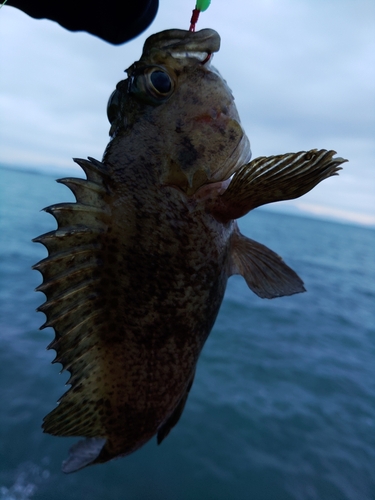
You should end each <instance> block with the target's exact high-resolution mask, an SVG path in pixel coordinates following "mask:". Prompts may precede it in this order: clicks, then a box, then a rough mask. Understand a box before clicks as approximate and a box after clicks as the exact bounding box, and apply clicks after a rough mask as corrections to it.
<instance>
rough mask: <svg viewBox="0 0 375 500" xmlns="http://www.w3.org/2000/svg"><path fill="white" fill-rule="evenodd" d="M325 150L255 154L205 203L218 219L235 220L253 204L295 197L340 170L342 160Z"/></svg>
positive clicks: (332, 152)
mask: <svg viewBox="0 0 375 500" xmlns="http://www.w3.org/2000/svg"><path fill="white" fill-rule="evenodd" d="M335 154H336V151H327V150H325V149H321V150H317V149H312V150H311V151H301V152H299V153H287V154H284V155H277V156H269V157H265V156H263V157H259V158H256V159H255V160H253V161H251V162H250V163H248V164H247V165H244V166H243V167H241V168H240V169H239V170H237V172H236V173H235V175H234V177H233V179H232V181H231V183H230V184H229V187H228V188H227V190H226V191H225V192H224V193H223V194H222V195H221V196H219V197H218V198H217V199H216V200H215V201H213V202H212V204H211V206H208V207H207V208H208V210H209V211H210V212H211V213H212V214H213V215H214V217H216V218H217V219H218V220H220V221H221V222H226V221H229V220H231V219H238V218H239V217H242V216H243V215H245V214H246V213H247V212H249V211H250V210H253V209H254V208H256V207H259V206H261V205H265V204H267V203H273V202H276V201H282V200H291V199H294V198H299V197H300V196H302V195H304V194H306V193H307V192H308V191H310V190H311V189H312V188H313V187H315V186H316V185H317V184H318V183H319V182H321V181H322V180H324V179H327V178H328V177H331V176H332V175H337V172H338V171H339V170H341V167H340V166H339V165H340V164H341V163H344V162H346V161H347V160H344V159H343V158H333V155H335Z"/></svg>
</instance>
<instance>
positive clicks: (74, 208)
mask: <svg viewBox="0 0 375 500" xmlns="http://www.w3.org/2000/svg"><path fill="white" fill-rule="evenodd" d="M76 162H77V163H78V164H79V165H80V166H81V167H82V168H83V169H84V171H85V172H86V175H87V180H85V179H75V178H66V179H61V180H59V181H58V182H61V183H63V184H65V185H66V186H68V187H69V188H70V189H71V190H72V191H73V193H74V195H75V197H76V203H61V204H57V205H52V206H51V207H48V208H47V209H46V211H47V212H49V213H51V214H52V215H53V216H54V217H55V219H56V220H57V223H58V228H57V229H56V230H55V231H51V232H49V233H46V234H44V235H42V236H39V237H38V238H35V239H34V240H33V241H36V242H39V243H42V244H43V245H44V246H45V247H46V248H47V250H48V254H49V255H48V257H47V258H45V259H43V260H41V261H40V262H39V263H38V264H36V265H35V266H34V269H37V270H38V271H40V272H41V273H42V275H43V283H42V284H41V285H40V286H39V287H38V288H37V290H38V291H42V292H43V293H44V294H45V295H46V297H47V300H46V302H45V303H44V304H42V305H41V306H40V307H39V308H38V310H39V311H42V312H44V313H45V315H46V316H47V321H46V322H45V323H44V325H42V327H41V328H45V327H47V326H51V327H53V328H54V330H55V339H54V340H53V341H52V342H51V344H50V345H49V346H48V348H49V349H55V350H56V353H57V354H56V358H55V360H54V362H59V363H61V364H62V365H63V369H64V370H69V371H70V373H71V377H70V379H69V381H68V383H69V384H71V388H70V389H69V390H68V392H66V393H65V394H64V396H63V397H62V398H61V400H60V402H59V405H58V406H57V408H55V410H53V411H52V412H51V413H50V414H49V415H47V417H46V418H45V421H44V430H45V431H46V432H49V433H51V434H58V435H63V436H77V435H85V436H88V437H89V436H92V437H98V436H101V435H102V433H103V429H102V428H101V423H100V420H99V418H98V415H97V412H96V413H95V411H93V405H94V404H95V397H94V396H93V394H92V391H93V390H94V388H93V386H92V384H91V385H90V384H82V381H83V380H84V379H87V378H88V377H92V376H95V367H96V364H97V363H96V360H97V359H98V357H99V350H100V345H99V338H100V332H101V329H102V327H104V325H105V314H104V311H103V305H102V304H103V300H102V295H103V293H102V291H101V288H100V286H99V282H100V276H101V267H102V264H103V261H102V259H103V257H102V255H103V246H104V244H105V241H106V232H107V230H108V228H109V226H110V203H109V198H108V197H109V194H110V193H109V188H108V169H107V167H106V166H105V165H104V164H102V163H100V162H98V161H96V160H93V159H91V160H89V161H88V160H76ZM95 363H96V364H95ZM91 368H92V369H91Z"/></svg>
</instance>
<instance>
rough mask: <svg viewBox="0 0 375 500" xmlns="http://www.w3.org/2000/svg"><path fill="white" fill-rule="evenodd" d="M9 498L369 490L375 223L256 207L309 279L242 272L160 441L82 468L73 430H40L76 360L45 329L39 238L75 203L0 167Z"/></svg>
mask: <svg viewBox="0 0 375 500" xmlns="http://www.w3.org/2000/svg"><path fill="white" fill-rule="evenodd" d="M0 197H1V198H0V200H1V203H0V209H1V215H0V245H1V250H0V278H1V283H0V328H1V329H0V397H1V400H0V436H1V439H0V500H26V499H31V498H32V499H40V500H42V499H43V500H82V499H84V500H86V499H88V500H99V499H100V500H103V499H104V500H106V499H116V500H118V499H121V500H172V499H173V500H193V499H194V500H197V499H198V500H210V499H212V500H221V499H222V500H231V499H237V500H245V499H246V500H247V499H250V500H252V499H253V500H310V499H311V500H326V499H327V500H336V499H337V500H374V499H375V476H374V474H375V338H374V337H375V231H374V230H373V229H368V228H362V227H356V226H351V225H345V224H338V223H333V222H326V221H321V220H313V219H308V218H301V217H294V216H289V215H281V214H278V213H271V212H268V211H265V210H261V209H259V210H256V211H254V212H252V213H250V214H249V215H248V216H246V217H245V218H243V219H242V220H241V221H240V226H241V229H242V231H243V233H245V234H246V235H247V236H249V237H251V238H253V239H255V240H257V241H259V242H261V243H263V244H265V245H267V246H269V247H270V248H271V249H273V250H274V251H276V252H277V253H278V254H280V255H282V257H283V258H284V260H285V261H286V262H287V264H289V265H290V266H291V267H292V268H293V269H294V270H295V271H296V272H297V273H298V274H299V275H300V276H301V277H302V279H303V280H304V282H305V286H306V288H307V293H304V294H298V295H294V296H292V297H284V298H280V299H274V300H265V299H263V300H262V299H259V298H258V297H256V296H255V295H254V294H253V293H252V292H251V291H250V290H249V289H248V288H247V286H246V283H245V281H244V280H243V279H242V278H241V277H240V276H235V277H232V278H231V279H230V280H229V284H228V288H227V292H226V295H225V299H224V303H223V305H222V308H221V311H220V314H219V316H218V319H217V321H216V324H215V327H214V329H213V331H212V332H211V335H210V337H209V339H208V341H207V343H206V345H205V347H204V350H203V353H202V355H201V358H200V361H199V364H198V370H197V374H196V378H195V382H194V385H193V388H192V390H191V393H190V396H189V399H188V402H187V405H186V408H185V411H184V413H183V416H182V418H181V420H180V422H179V423H178V425H177V426H176V427H175V428H174V429H173V430H172V432H171V433H170V435H169V436H168V437H167V439H166V440H165V441H164V442H163V443H162V444H161V445H160V446H157V444H156V440H155V439H153V440H152V441H150V442H149V443H148V444H147V445H145V446H144V447H143V448H142V449H140V450H139V451H137V452H136V453H134V454H132V455H130V456H128V457H125V458H123V459H120V460H116V461H113V462H110V463H107V464H104V465H97V466H93V467H88V468H87V469H85V470H82V471H80V472H77V473H75V474H71V475H64V474H63V473H62V472H61V471H60V466H61V462H62V460H63V459H64V458H66V456H67V451H68V448H69V447H70V446H71V445H72V444H73V443H74V442H76V441H77V439H75V438H74V439H73V438H58V437H53V436H49V435H46V434H43V433H42V431H41V422H42V418H43V416H44V415H45V414H46V413H48V412H49V411H51V410H52V409H53V408H54V406H55V402H56V400H57V399H58V398H59V397H60V396H61V395H62V394H63V392H65V390H66V389H67V388H66V387H64V384H65V382H66V380H67V378H68V374H66V373H64V374H62V375H59V370H60V365H51V364H50V362H51V361H52V359H53V357H54V351H46V349H45V347H46V345H47V344H48V343H49V342H50V341H51V340H52V339H53V331H52V329H46V330H43V331H39V330H38V328H39V326H40V325H41V324H42V323H43V322H44V315H43V314H42V313H37V312H35V308H36V307H37V306H38V305H40V304H41V303H42V302H43V301H44V295H43V294H42V293H35V292H34V291H33V289H34V288H35V287H36V286H37V285H38V284H40V282H41V275H40V274H39V273H38V272H37V271H32V270H31V266H32V265H33V264H34V263H36V262H37V261H39V260H40V259H42V258H44V257H45V256H46V250H45V248H44V247H43V246H42V245H40V244H35V243H31V239H32V238H33V237H35V236H38V235H40V234H42V233H44V232H47V231H50V230H53V229H55V227H56V223H55V221H54V219H53V218H52V217H51V216H50V215H48V214H44V213H41V212H40V209H41V208H42V207H43V206H46V205H49V204H53V203H58V202H62V201H72V200H73V197H72V195H71V194H70V192H69V190H68V189H67V188H65V187H64V186H62V185H58V184H56V183H55V182H54V180H53V177H51V175H46V174H42V173H38V172H30V171H21V170H10V169H5V168H3V169H0Z"/></svg>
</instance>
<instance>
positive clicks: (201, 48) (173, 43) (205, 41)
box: [142, 28, 220, 59]
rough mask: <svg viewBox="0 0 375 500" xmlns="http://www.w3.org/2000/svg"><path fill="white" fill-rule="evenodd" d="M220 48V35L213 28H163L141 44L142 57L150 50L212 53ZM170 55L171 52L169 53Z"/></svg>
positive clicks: (146, 55)
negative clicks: (193, 29)
mask: <svg viewBox="0 0 375 500" xmlns="http://www.w3.org/2000/svg"><path fill="white" fill-rule="evenodd" d="M219 49H220V35H219V34H218V33H217V32H216V31H215V30H213V29H210V28H205V29H202V30H199V31H194V32H193V31H186V30H179V29H172V30H165V31H161V32H160V33H155V34H154V35H151V36H150V37H149V38H147V40H146V41H145V44H144V46H143V53H142V59H144V58H147V57H149V55H150V53H151V52H155V51H166V52H168V53H169V54H171V53H173V52H174V53H176V52H177V53H178V52H191V53H194V52H206V53H207V54H213V53H214V52H218V51H219ZM171 55H172V54H171Z"/></svg>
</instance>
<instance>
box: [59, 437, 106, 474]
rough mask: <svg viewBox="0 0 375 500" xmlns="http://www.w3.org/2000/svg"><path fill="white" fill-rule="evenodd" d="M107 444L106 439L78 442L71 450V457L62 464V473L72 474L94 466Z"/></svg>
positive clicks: (90, 439) (89, 439)
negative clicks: (88, 466)
mask: <svg viewBox="0 0 375 500" xmlns="http://www.w3.org/2000/svg"><path fill="white" fill-rule="evenodd" d="M105 442H106V439H105V438H88V439H84V440H82V441H78V443H76V444H75V445H73V446H72V447H71V448H70V450H69V456H68V458H67V459H66V460H65V461H64V462H63V464H62V471H63V472H65V474H70V472H76V471H77V470H80V469H83V468H84V467H86V466H87V465H90V464H92V463H93V462H94V461H95V459H96V458H98V456H99V455H100V452H101V451H102V449H103V446H104V445H105Z"/></svg>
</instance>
